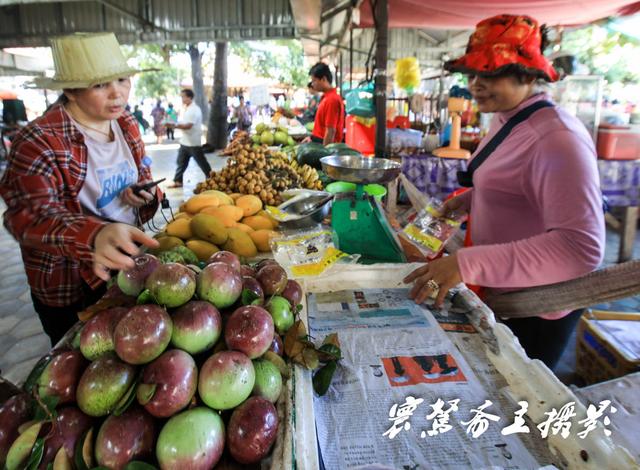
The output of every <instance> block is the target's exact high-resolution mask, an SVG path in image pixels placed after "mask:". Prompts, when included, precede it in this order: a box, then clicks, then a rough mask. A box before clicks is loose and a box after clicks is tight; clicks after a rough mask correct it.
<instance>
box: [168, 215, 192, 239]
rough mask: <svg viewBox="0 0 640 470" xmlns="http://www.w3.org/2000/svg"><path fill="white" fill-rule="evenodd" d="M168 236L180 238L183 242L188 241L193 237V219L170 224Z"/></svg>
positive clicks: (183, 219)
mask: <svg viewBox="0 0 640 470" xmlns="http://www.w3.org/2000/svg"><path fill="white" fill-rule="evenodd" d="M166 231H167V235H169V236H170V237H178V238H181V239H182V240H187V239H188V238H191V237H193V232H192V231H191V219H186V218H181V219H177V220H174V221H173V222H171V223H169V225H167V228H166Z"/></svg>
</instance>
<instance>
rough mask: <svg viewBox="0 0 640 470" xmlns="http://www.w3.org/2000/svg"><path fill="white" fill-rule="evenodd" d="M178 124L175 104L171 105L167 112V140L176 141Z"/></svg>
mask: <svg viewBox="0 0 640 470" xmlns="http://www.w3.org/2000/svg"><path fill="white" fill-rule="evenodd" d="M177 122H178V113H177V112H176V110H175V109H174V108H173V103H169V105H168V106H167V112H166V117H165V127H166V128H167V139H169V140H175V127H174V125H175V124H176V123H177Z"/></svg>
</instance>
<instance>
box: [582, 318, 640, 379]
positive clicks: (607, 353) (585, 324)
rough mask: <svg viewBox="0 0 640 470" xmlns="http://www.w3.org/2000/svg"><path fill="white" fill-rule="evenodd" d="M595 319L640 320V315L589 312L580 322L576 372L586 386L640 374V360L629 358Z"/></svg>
mask: <svg viewBox="0 0 640 470" xmlns="http://www.w3.org/2000/svg"><path fill="white" fill-rule="evenodd" d="M594 320H628V321H640V313H624V312H608V311H604V310H587V311H586V312H585V313H584V314H583V315H582V317H581V318H580V322H579V323H578V335H577V344H576V373H577V374H578V375H579V376H580V377H581V378H582V379H584V381H585V382H586V383H587V384H592V383H597V382H603V381H605V380H610V379H615V378H617V377H622V376H623V375H626V374H629V373H631V372H636V371H640V359H634V358H630V357H628V356H627V355H626V354H625V353H624V352H622V351H620V350H618V349H617V347H616V345H614V344H612V343H611V342H610V341H609V340H608V339H607V337H606V336H605V335H604V334H603V332H602V330H601V329H600V328H599V327H598V326H597V325H596V324H595V323H594Z"/></svg>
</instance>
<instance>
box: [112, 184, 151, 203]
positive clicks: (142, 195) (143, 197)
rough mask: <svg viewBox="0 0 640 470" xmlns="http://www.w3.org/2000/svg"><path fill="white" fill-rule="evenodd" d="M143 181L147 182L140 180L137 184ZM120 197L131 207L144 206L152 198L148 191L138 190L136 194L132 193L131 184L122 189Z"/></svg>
mask: <svg viewBox="0 0 640 470" xmlns="http://www.w3.org/2000/svg"><path fill="white" fill-rule="evenodd" d="M145 183H149V181H142V182H140V183H139V184H145ZM120 197H121V198H122V200H123V201H124V202H125V203H127V204H129V205H130V206H133V207H142V206H146V205H147V204H149V203H150V202H151V201H153V198H154V196H153V194H151V193H150V192H149V191H140V192H139V193H138V195H136V194H134V192H133V188H132V187H131V186H129V187H128V188H125V190H124V191H122V193H121V195H120Z"/></svg>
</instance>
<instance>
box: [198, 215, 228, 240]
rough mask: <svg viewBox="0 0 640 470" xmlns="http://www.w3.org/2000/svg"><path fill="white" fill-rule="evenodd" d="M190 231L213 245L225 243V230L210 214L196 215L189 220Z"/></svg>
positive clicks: (219, 221)
mask: <svg viewBox="0 0 640 470" xmlns="http://www.w3.org/2000/svg"><path fill="white" fill-rule="evenodd" d="M190 226H191V231H192V232H193V234H194V235H195V236H196V237H198V238H200V239H201V240H206V241H208V242H210V243H213V244H214V245H221V244H223V243H224V242H226V241H227V237H228V234H227V229H226V227H225V226H224V224H223V223H222V221H221V220H220V219H218V218H217V217H214V216H213V215H210V214H202V213H200V214H196V215H194V216H193V218H192V219H191V223H190Z"/></svg>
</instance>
